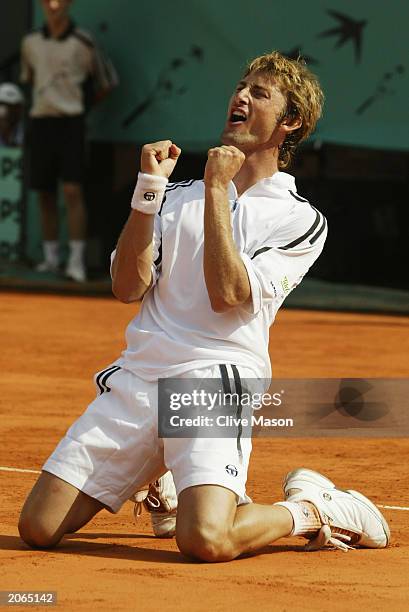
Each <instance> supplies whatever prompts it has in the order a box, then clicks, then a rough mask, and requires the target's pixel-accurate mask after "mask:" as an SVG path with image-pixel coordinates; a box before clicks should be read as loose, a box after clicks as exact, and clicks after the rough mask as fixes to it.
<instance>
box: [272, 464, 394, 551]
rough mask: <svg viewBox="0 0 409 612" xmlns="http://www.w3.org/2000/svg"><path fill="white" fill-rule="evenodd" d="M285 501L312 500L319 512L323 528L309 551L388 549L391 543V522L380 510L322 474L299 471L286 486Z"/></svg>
mask: <svg viewBox="0 0 409 612" xmlns="http://www.w3.org/2000/svg"><path fill="white" fill-rule="evenodd" d="M283 490H284V495H285V500H286V501H288V502H297V501H308V502H310V503H312V504H313V505H314V506H315V507H316V508H317V510H318V512H319V515H320V518H321V520H322V523H323V525H322V527H321V529H320V530H319V532H318V534H317V535H316V536H315V537H314V539H312V540H310V542H309V543H308V544H307V545H306V550H318V549H320V548H324V547H325V546H328V545H329V546H333V547H335V548H339V549H341V550H348V549H349V548H353V547H355V546H363V547H365V548H385V547H386V546H387V545H388V543H389V541H390V530H389V526H388V523H387V522H386V520H385V518H384V517H383V516H382V514H381V512H380V511H379V510H378V508H377V507H376V506H375V504H373V503H372V502H371V501H370V500H369V499H367V498H366V497H365V496H364V495H362V494H361V493H358V492H357V491H352V490H347V491H343V490H341V489H337V488H336V486H335V484H334V483H333V482H332V481H331V480H329V479H328V478H326V477H325V476H323V475H322V474H319V473H318V472H314V471H313V470H308V469H306V468H299V469H297V470H294V471H292V472H290V473H289V474H287V476H286V477H285V480H284V483H283Z"/></svg>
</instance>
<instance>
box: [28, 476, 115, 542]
mask: <svg viewBox="0 0 409 612" xmlns="http://www.w3.org/2000/svg"><path fill="white" fill-rule="evenodd" d="M103 508H104V505H103V504H102V503H101V502H99V501H98V500H96V499H94V498H92V497H90V496H89V495H86V494H85V493H82V492H81V491H79V490H78V489H77V488H76V487H74V486H72V485H70V484H68V483H67V482H65V481H64V480H61V479H60V478H58V477H57V476H54V475H53V474H50V473H48V472H42V474H41V476H40V477H39V479H38V480H37V482H36V484H35V485H34V487H33V489H32V491H31V493H30V494H29V496H28V497H27V500H26V502H25V504H24V506H23V509H22V511H21V515H20V520H19V524H18V529H19V532H20V535H21V537H22V539H23V540H24V541H25V542H26V543H27V544H28V545H29V546H35V547H40V548H50V547H52V546H55V545H56V544H58V542H59V541H60V540H61V538H62V537H63V536H64V535H65V534H66V533H73V532H74V531H77V530H78V529H80V528H81V527H83V525H85V524H86V523H88V521H90V520H91V519H92V517H93V516H95V514H97V512H99V511H100V510H102V509H103Z"/></svg>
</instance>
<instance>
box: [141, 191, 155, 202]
mask: <svg viewBox="0 0 409 612" xmlns="http://www.w3.org/2000/svg"><path fill="white" fill-rule="evenodd" d="M143 197H144V198H145V200H148V202H152V200H154V199H155V194H154V193H153V191H147V192H146V193H144V194H143Z"/></svg>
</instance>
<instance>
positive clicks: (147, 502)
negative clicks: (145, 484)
mask: <svg viewBox="0 0 409 612" xmlns="http://www.w3.org/2000/svg"><path fill="white" fill-rule="evenodd" d="M141 493H142V495H141V494H136V495H135V506H134V509H133V514H134V517H135V520H138V518H139V517H140V516H141V514H142V512H143V507H144V506H145V508H146V509H147V510H148V512H155V510H157V509H158V508H160V505H161V503H160V500H159V499H157V498H156V497H155V496H154V495H152V493H148V494H147V496H146V497H143V492H141Z"/></svg>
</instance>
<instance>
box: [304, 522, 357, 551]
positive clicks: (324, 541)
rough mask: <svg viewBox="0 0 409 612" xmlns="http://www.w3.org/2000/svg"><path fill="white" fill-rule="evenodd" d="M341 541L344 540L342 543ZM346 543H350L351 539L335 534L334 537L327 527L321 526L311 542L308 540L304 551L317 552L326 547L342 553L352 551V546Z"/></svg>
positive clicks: (344, 535) (341, 534) (342, 534)
mask: <svg viewBox="0 0 409 612" xmlns="http://www.w3.org/2000/svg"><path fill="white" fill-rule="evenodd" d="M343 540H346V541H345V542H343ZM346 542H351V537H350V536H348V535H346V534H344V533H336V537H334V536H333V534H332V533H331V528H330V527H329V525H323V526H322V527H321V529H320V530H319V532H318V534H317V535H316V537H315V538H314V539H313V540H310V541H309V542H308V544H306V545H305V547H304V548H305V550H306V551H312V550H319V549H320V548H325V547H326V546H329V547H332V548H336V549H338V550H342V552H348V550H354V549H353V547H352V546H349V544H347V543H346Z"/></svg>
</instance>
